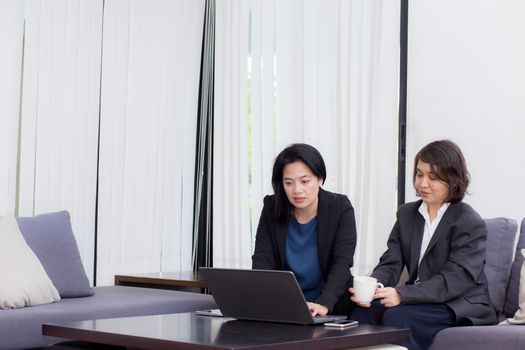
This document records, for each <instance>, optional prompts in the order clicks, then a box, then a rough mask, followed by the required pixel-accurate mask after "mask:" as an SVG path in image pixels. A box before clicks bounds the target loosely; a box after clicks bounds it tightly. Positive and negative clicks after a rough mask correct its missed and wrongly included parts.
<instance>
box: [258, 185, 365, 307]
mask: <svg viewBox="0 0 525 350" xmlns="http://www.w3.org/2000/svg"><path fill="white" fill-rule="evenodd" d="M274 198H275V196H274V195H271V196H266V197H265V198H264V207H263V210H262V213H261V218H260V220H259V226H258V227H257V236H256V239H255V252H254V254H253V256H252V268H254V269H264V270H284V269H285V266H284V264H285V254H286V235H287V231H288V223H286V224H282V223H279V222H278V221H277V217H276V216H275V210H274ZM355 244H356V226H355V217H354V208H353V207H352V204H351V203H350V200H349V199H348V197H347V196H345V195H341V194H336V193H332V192H328V191H325V190H323V189H322V188H320V189H319V203H318V208H317V251H318V254H319V263H320V264H321V273H322V275H323V278H324V280H325V284H324V287H323V289H322V290H321V294H320V295H319V297H318V298H317V299H316V300H315V302H316V303H318V304H321V305H325V306H327V307H328V309H329V310H330V311H332V310H333V307H334V305H335V304H336V302H337V301H338V299H339V298H340V297H341V296H342V295H343V294H344V295H345V297H346V293H345V291H346V287H347V286H348V285H350V283H351V275H350V267H351V266H352V264H353V257H354V250H355Z"/></svg>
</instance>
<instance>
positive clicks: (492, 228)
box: [485, 218, 518, 315]
mask: <svg viewBox="0 0 525 350" xmlns="http://www.w3.org/2000/svg"><path fill="white" fill-rule="evenodd" d="M485 223H486V224H487V244H486V249H485V252H486V257H485V260H486V263H485V276H486V277H487V281H488V287H489V295H490V300H491V301H492V303H493V304H494V307H495V308H496V312H497V313H498V315H501V314H502V312H503V308H504V305H505V299H506V293H507V284H508V281H509V275H510V270H511V266H512V260H513V258H514V241H515V238H516V231H517V229H518V225H517V222H516V221H515V220H513V219H508V218H494V219H485Z"/></svg>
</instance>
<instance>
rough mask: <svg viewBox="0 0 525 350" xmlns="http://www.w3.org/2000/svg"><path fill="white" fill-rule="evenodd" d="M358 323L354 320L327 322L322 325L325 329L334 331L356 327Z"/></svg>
mask: <svg viewBox="0 0 525 350" xmlns="http://www.w3.org/2000/svg"><path fill="white" fill-rule="evenodd" d="M358 323H359V322H358V321H356V320H339V321H333V322H327V323H325V324H324V326H325V327H329V328H336V329H346V328H350V327H354V326H357V324H358Z"/></svg>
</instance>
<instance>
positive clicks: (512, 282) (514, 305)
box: [504, 219, 525, 317]
mask: <svg viewBox="0 0 525 350" xmlns="http://www.w3.org/2000/svg"><path fill="white" fill-rule="evenodd" d="M523 248H525V219H523V221H522V222H521V229H520V236H519V239H518V244H517V246H516V257H515V259H514V263H513V264H512V269H511V271H510V278H509V285H508V287H507V300H506V301H505V308H504V313H505V316H506V317H512V316H514V313H515V312H516V310H518V294H519V286H520V271H521V266H522V265H523V256H522V255H521V254H520V253H519V252H520V251H521V249H523Z"/></svg>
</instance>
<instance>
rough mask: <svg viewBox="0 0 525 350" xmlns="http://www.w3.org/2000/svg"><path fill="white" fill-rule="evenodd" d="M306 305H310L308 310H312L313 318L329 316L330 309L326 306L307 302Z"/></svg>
mask: <svg viewBox="0 0 525 350" xmlns="http://www.w3.org/2000/svg"><path fill="white" fill-rule="evenodd" d="M306 304H307V305H308V309H310V313H311V314H312V316H317V315H321V316H325V315H326V314H328V308H327V307H326V306H324V305H321V304H316V303H311V302H309V301H307V302H306Z"/></svg>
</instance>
